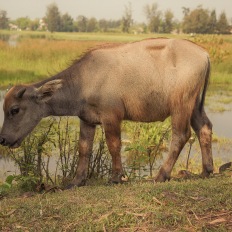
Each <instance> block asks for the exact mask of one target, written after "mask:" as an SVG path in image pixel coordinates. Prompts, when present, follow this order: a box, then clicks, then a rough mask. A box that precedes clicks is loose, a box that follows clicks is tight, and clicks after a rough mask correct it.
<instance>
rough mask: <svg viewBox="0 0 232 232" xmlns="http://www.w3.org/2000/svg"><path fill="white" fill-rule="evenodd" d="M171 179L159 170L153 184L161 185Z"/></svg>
mask: <svg viewBox="0 0 232 232" xmlns="http://www.w3.org/2000/svg"><path fill="white" fill-rule="evenodd" d="M170 179H171V178H170V176H168V175H167V174H166V173H165V172H164V171H162V170H160V171H159V173H158V174H157V176H156V177H155V179H154V183H162V182H165V181H167V180H168V181H169V180H170Z"/></svg>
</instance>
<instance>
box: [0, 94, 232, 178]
mask: <svg viewBox="0 0 232 232" xmlns="http://www.w3.org/2000/svg"><path fill="white" fill-rule="evenodd" d="M4 94H5V91H0V127H1V126H2V123H3V119H4V114H3V98H4ZM227 109H229V110H227V111H224V112H212V111H210V110H209V109H207V115H208V117H209V118H210V120H211V122H212V123H213V132H214V133H215V134H216V135H217V136H219V137H223V138H229V139H232V103H230V104H228V105H227ZM230 145H231V144H230ZM230 145H229V146H228V145H227V146H223V145H218V144H213V148H214V152H213V154H214V157H215V158H218V159H221V161H222V162H229V161H231V159H232V148H231V146H230ZM184 153H185V151H184ZM54 165H55V162H54ZM53 169H54V167H51V170H53ZM9 171H10V173H12V172H13V173H17V172H18V170H17V168H16V167H15V166H14V163H13V162H12V161H11V160H10V159H9V158H6V157H3V156H1V154H0V180H2V179H3V178H5V177H6V176H7V175H9V174H8V173H9Z"/></svg>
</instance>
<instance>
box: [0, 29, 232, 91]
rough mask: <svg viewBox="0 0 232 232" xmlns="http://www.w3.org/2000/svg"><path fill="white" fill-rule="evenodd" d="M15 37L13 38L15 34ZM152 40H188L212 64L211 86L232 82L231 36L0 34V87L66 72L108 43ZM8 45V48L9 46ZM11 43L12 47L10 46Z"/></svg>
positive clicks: (3, 32)
mask: <svg viewBox="0 0 232 232" xmlns="http://www.w3.org/2000/svg"><path fill="white" fill-rule="evenodd" d="M15 33H16V34H15ZM151 37H176V38H186V39H190V40H192V41H194V42H196V43H198V44H200V45H201V46H203V47H205V48H206V49H207V50H208V52H209V53H210V56H211V60H212V78H211V83H215V84H228V83H231V82H232V68H231V59H232V39H231V36H217V35H205V36H201V35H199V36H196V37H190V36H189V35H160V34H158V35H157V34H141V35H132V34H104V33H53V34H52V33H48V32H6V31H0V38H1V39H2V40H0V50H1V53H0V60H1V63H0V80H1V83H0V87H2V88H4V87H8V86H10V85H13V84H19V83H29V82H35V81H38V80H41V79H43V78H46V77H47V76H49V75H51V74H54V73H56V72H58V71H61V70H62V69H64V68H66V67H67V66H68V65H69V64H70V63H71V61H72V60H74V59H78V58H79V57H80V56H81V55H82V54H83V53H84V52H86V51H87V50H88V49H90V48H93V47H96V46H97V45H100V44H103V43H106V42H110V43H121V42H132V41H137V40H141V39H145V38H151ZM9 41H11V43H10V44H11V45H9ZM12 41H13V43H12Z"/></svg>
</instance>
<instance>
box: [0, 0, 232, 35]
mask: <svg viewBox="0 0 232 232" xmlns="http://www.w3.org/2000/svg"><path fill="white" fill-rule="evenodd" d="M143 10H144V14H145V16H146V19H147V21H146V23H135V22H134V20H133V15H132V5H131V3H128V4H127V5H125V9H124V12H123V13H122V17H121V19H118V20H107V19H100V20H97V19H96V18H94V17H91V18H87V17H86V16H84V15H79V16H78V17H77V18H76V20H74V19H73V18H72V17H71V16H70V15H69V14H68V13H65V14H62V13H61V12H60V11H59V8H58V6H57V5H56V4H55V3H53V4H50V5H48V6H47V9H46V14H45V16H44V17H43V19H42V20H41V19H40V20H39V19H35V20H31V19H30V18H28V17H21V18H18V19H16V20H10V19H9V18H8V17H7V12H6V11H4V10H0V29H9V28H10V26H11V25H16V26H17V28H19V29H21V30H48V31H50V32H55V31H62V32H98V31H100V32H107V31H111V32H113V31H116V32H120V31H122V32H125V33H130V32H133V31H134V32H135V31H136V32H139V33H147V32H151V33H171V32H173V31H175V32H176V33H180V32H184V33H201V34H213V33H217V34H229V33H230V32H231V29H232V28H231V25H230V23H229V20H228V19H227V16H226V13H225V12H221V13H220V14H219V16H218V17H217V14H216V10H212V11H210V10H208V9H204V8H203V7H202V6H198V7H197V8H195V9H193V10H191V9H190V8H186V7H182V10H183V18H182V20H181V21H178V20H176V19H175V18H174V14H173V12H172V11H171V10H166V11H165V12H162V11H161V10H159V8H158V5H157V4H156V3H153V4H151V5H145V6H144V9H143Z"/></svg>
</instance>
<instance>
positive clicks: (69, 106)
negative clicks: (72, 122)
mask: <svg viewBox="0 0 232 232" xmlns="http://www.w3.org/2000/svg"><path fill="white" fill-rule="evenodd" d="M57 79H59V80H62V87H61V88H60V89H59V90H58V91H57V92H56V93H54V95H53V96H52V97H51V99H50V100H49V101H47V102H46V103H45V114H44V116H78V114H79V111H80V107H79V105H80V103H79V102H80V99H79V92H80V91H79V86H78V84H77V82H75V83H74V78H73V76H72V69H67V70H64V71H62V72H61V73H58V74H57V75H55V76H53V77H51V78H49V79H47V80H43V81H41V82H39V83H36V84H35V85H34V86H35V87H36V88H39V87H41V86H42V85H44V84H45V83H46V82H49V81H52V80H57Z"/></svg>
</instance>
